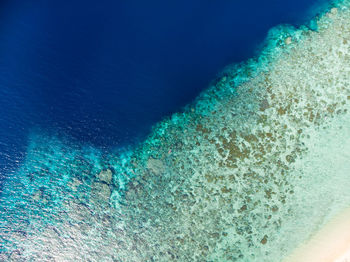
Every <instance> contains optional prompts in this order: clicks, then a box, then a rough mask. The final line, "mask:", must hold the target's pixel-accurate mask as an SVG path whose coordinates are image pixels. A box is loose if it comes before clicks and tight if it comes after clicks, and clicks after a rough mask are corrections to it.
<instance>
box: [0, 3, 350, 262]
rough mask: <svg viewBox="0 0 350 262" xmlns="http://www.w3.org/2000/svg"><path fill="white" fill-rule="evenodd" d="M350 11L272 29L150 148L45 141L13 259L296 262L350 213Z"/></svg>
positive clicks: (35, 148) (31, 160)
mask: <svg viewBox="0 0 350 262" xmlns="http://www.w3.org/2000/svg"><path fill="white" fill-rule="evenodd" d="M349 7H350V2H349V1H341V2H338V3H335V4H333V5H332V6H328V7H327V9H325V11H324V12H323V13H322V15H319V16H318V17H316V18H315V19H314V20H313V21H311V22H310V24H309V25H307V26H302V27H300V28H293V27H291V26H280V27H277V28H274V29H272V30H271V31H270V33H269V36H268V38H267V39H266V41H265V43H264V45H263V49H262V50H261V53H260V55H259V56H258V57H256V58H253V59H251V60H248V61H247V62H245V63H242V64H239V65H232V66H229V67H227V68H226V69H225V70H224V71H223V72H222V73H221V74H220V76H219V78H218V79H217V80H216V81H214V82H212V84H211V85H210V87H209V88H208V89H207V90H205V91H204V92H202V93H201V94H200V95H199V96H198V97H197V99H196V100H195V101H194V102H193V103H192V104H189V105H188V106H187V107H186V108H185V109H184V110H183V112H179V113H176V114H173V115H172V116H171V117H169V118H167V119H165V120H163V121H162V122H159V123H158V124H157V125H155V126H154V127H153V130H152V132H151V134H150V135H149V136H148V138H147V139H146V140H145V141H143V142H141V143H140V144H138V145H137V146H133V147H130V148H127V147H126V148H123V149H118V150H116V151H115V152H110V153H105V152H101V151H99V150H98V149H96V148H95V147H89V146H78V145H73V144H71V142H69V141H68V140H66V139H65V138H64V137H60V136H59V135H56V136H53V135H52V134H47V135H44V134H43V131H41V130H40V132H39V131H33V133H32V135H31V136H30V137H29V140H28V148H27V153H26V158H25V161H24V163H23V164H22V165H21V167H20V168H19V170H18V171H17V172H16V174H15V175H14V176H13V177H12V178H11V177H10V178H8V180H6V181H5V183H4V190H3V195H2V198H1V207H2V208H1V213H0V216H1V220H0V221H1V243H3V244H2V246H1V256H2V257H0V259H3V260H4V261H7V260H11V259H12V260H13V261H21V259H23V260H24V261H25V260H26V259H27V260H29V261H172V260H173V261H269V262H270V261H283V259H284V257H286V256H287V254H289V253H290V252H291V251H292V250H293V249H294V248H296V247H297V246H298V244H300V243H302V242H303V241H305V240H307V239H308V238H309V237H310V236H312V235H313V234H314V233H315V232H316V231H317V230H318V229H319V228H320V227H321V226H322V225H323V224H324V223H326V222H327V221H328V220H329V219H330V218H332V217H333V216H334V215H335V214H336V213H338V212H339V211H341V210H342V209H344V208H346V207H348V206H350V193H349V190H348V188H350V177H349V174H350V162H349V157H350V140H349V137H350V136H349V135H350V118H349V112H350V111H349V109H350V108H349V101H350V88H349V80H350V74H349V73H350V67H349V62H350V56H349V52H350V49H349V47H350V46H349V43H350V42H349V41H350V9H349ZM39 133H40V135H38V134H39ZM30 259H31V260H30Z"/></svg>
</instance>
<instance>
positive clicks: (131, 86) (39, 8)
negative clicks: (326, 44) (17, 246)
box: [0, 0, 321, 180]
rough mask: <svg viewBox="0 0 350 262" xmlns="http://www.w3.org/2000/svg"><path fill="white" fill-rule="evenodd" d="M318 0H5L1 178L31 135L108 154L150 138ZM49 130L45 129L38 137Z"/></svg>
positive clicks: (0, 41)
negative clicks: (229, 68)
mask: <svg viewBox="0 0 350 262" xmlns="http://www.w3.org/2000/svg"><path fill="white" fill-rule="evenodd" d="M320 3H321V2H320V1H319V0H310V1H303V0H298V1H295V0H294V1H289V0H288V1H278V0H269V1H231V0H219V1H215V2H214V1H209V0H204V1H203V0H201V1H199V0H195V1H183V0H180V1H173V2H165V1H159V0H156V1H136V0H132V1H108V0H102V1H98V3H97V2H94V1H81V0H77V1H73V2H62V1H56V0H53V1H31V0H30V1H16V0H15V1H2V2H1V4H0V10H1V11H0V57H1V59H0V112H1V114H0V177H1V180H2V179H3V178H4V177H6V176H7V175H9V174H11V173H12V172H14V171H15V170H16V168H18V165H19V164H20V163H21V161H22V160H23V157H24V156H25V152H26V150H27V146H28V143H29V142H28V137H29V136H30V134H31V133H33V132H35V133H40V132H43V133H46V134H51V135H59V136H62V137H65V138H67V139H70V140H72V141H74V143H78V144H82V143H83V144H89V145H92V146H94V147H97V148H99V149H102V150H107V151H108V150H110V149H111V148H115V147H120V146H124V145H125V144H130V143H135V141H139V140H142V138H143V137H144V136H145V135H147V134H148V133H149V131H150V128H151V126H152V125H153V124H155V123H156V122H157V121H159V120H161V119H162V118H164V117H166V116H169V115H171V114H172V113H174V112H176V111H179V110H181V107H183V106H184V105H186V104H188V103H189V102H191V101H193V99H194V98H195V97H196V96H197V95H198V94H199V93H200V92H201V91H202V90H204V89H206V88H207V87H208V85H209V83H210V82H211V81H213V80H214V79H215V78H216V75H217V74H218V73H219V72H220V70H222V69H223V68H224V67H225V66H227V65H229V64H232V63H238V62H241V61H243V60H245V59H247V58H249V57H251V56H253V55H254V51H255V50H256V49H257V48H258V45H259V44H261V43H262V41H263V39H264V38H265V37H266V34H267V32H268V30H269V29H270V28H271V27H273V26H276V25H278V24H281V23H282V24H283V23H289V24H294V25H298V24H300V23H302V22H305V21H306V20H307V19H309V18H310V15H311V14H314V13H315V12H317V8H318V7H319V6H320ZM39 130H40V131H39Z"/></svg>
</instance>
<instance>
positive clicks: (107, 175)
mask: <svg viewBox="0 0 350 262" xmlns="http://www.w3.org/2000/svg"><path fill="white" fill-rule="evenodd" d="M112 175H113V173H112V171H111V170H110V169H107V170H102V171H101V172H100V173H99V174H98V179H99V180H100V181H101V182H105V183H107V184H110V183H111V182H112Z"/></svg>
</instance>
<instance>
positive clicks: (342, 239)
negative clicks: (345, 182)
mask: <svg viewBox="0 0 350 262" xmlns="http://www.w3.org/2000/svg"><path fill="white" fill-rule="evenodd" d="M285 262H350V208H349V209H347V210H346V211H343V212H342V213H341V214H339V215H338V216H336V217H335V218H334V219H332V220H331V221H330V222H329V223H328V224H326V225H325V226H324V227H323V228H322V229H321V230H320V231H319V232H318V233H317V234H315V235H314V236H313V237H312V238H311V239H310V240H309V241H308V242H306V243H304V244H303V245H301V246H300V247H299V248H297V249H296V250H295V251H294V252H293V253H292V254H291V255H290V256H289V257H288V258H287V259H286V260H285Z"/></svg>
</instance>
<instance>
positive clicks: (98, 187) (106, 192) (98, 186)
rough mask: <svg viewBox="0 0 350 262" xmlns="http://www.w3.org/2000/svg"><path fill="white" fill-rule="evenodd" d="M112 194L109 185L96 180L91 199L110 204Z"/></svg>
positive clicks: (96, 202)
mask: <svg viewBox="0 0 350 262" xmlns="http://www.w3.org/2000/svg"><path fill="white" fill-rule="evenodd" d="M110 196H111V189H110V188H109V185H107V184H106V183H103V182H94V183H93V184H92V186H91V195H90V200H91V202H92V203H94V204H108V202H109V198H110Z"/></svg>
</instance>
